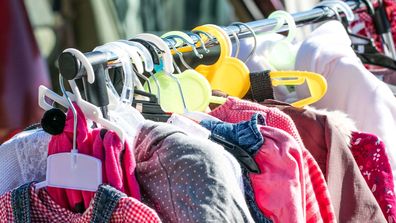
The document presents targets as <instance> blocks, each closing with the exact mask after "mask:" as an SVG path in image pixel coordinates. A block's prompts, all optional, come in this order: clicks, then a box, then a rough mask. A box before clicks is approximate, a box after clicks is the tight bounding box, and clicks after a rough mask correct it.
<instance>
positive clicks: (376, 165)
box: [350, 132, 396, 222]
mask: <svg viewBox="0 0 396 223" xmlns="http://www.w3.org/2000/svg"><path fill="white" fill-rule="evenodd" d="M350 146H351V151H352V153H353V156H354V157H355V160H356V162H357V164H358V166H359V169H360V171H361V173H362V175H363V177H364V179H365V180H366V182H367V184H368V185H369V187H370V189H371V191H372V192H373V194H374V196H375V198H376V199H377V202H378V204H379V205H380V207H381V209H382V213H383V214H384V215H385V218H386V220H388V222H396V197H395V194H394V185H393V175H392V169H391V167H390V164H389V160H388V156H387V154H386V151H385V147H384V143H383V142H381V140H380V139H379V138H378V137H377V136H375V135H372V134H368V133H362V132H353V134H352V140H351V145H350Z"/></svg>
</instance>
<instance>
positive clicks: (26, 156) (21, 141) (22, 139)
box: [0, 129, 51, 195]
mask: <svg viewBox="0 0 396 223" xmlns="http://www.w3.org/2000/svg"><path fill="white" fill-rule="evenodd" d="M50 139H51V135H50V134H48V133H46V132H45V131H43V130H42V129H37V130H29V131H23V132H21V133H19V134H17V135H15V136H14V137H12V138H11V139H10V140H8V141H6V142H4V143H3V144H2V145H1V146H0V195H2V194H4V193H6V192H7V191H10V190H12V189H14V188H16V187H19V186H21V185H23V184H25V183H28V182H31V181H38V182H40V181H44V180H45V171H46V167H47V152H48V143H49V141H50Z"/></svg>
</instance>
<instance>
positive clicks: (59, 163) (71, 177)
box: [35, 75, 102, 192]
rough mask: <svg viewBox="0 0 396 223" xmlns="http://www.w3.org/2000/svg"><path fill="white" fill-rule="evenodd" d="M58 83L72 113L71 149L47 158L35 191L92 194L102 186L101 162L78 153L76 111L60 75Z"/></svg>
mask: <svg viewBox="0 0 396 223" xmlns="http://www.w3.org/2000/svg"><path fill="white" fill-rule="evenodd" d="M59 82H60V87H61V89H62V92H63V94H64V96H65V98H66V100H67V102H68V105H69V106H68V107H69V108H70V109H71V110H72V112H73V148H72V149H71V151H70V152H69V153H56V154H52V155H49V156H48V157H47V173H46V179H45V181H43V182H40V183H37V184H36V185H35V189H36V190H39V189H41V188H43V187H47V186H50V187H57V188H65V189H74V190H83V191H93V192H94V191H96V190H97V189H98V187H99V185H100V184H102V162H101V161H100V160H99V159H97V158H95V157H92V156H88V155H85V154H81V153H78V149H77V111H76V109H75V108H74V106H73V104H72V102H71V101H70V98H69V96H68V94H67V92H66V90H65V88H64V86H63V77H62V76H61V75H59Z"/></svg>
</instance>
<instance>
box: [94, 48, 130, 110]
mask: <svg viewBox="0 0 396 223" xmlns="http://www.w3.org/2000/svg"><path fill="white" fill-rule="evenodd" d="M93 51H101V52H106V51H112V52H113V53H115V54H116V55H117V56H118V59H119V60H120V61H121V64H122V69H123V71H124V79H125V80H124V86H123V88H122V93H121V97H120V100H121V102H123V103H129V104H132V100H133V91H134V78H133V76H134V74H133V70H132V64H131V63H130V59H129V55H128V54H127V53H126V51H125V50H123V49H121V48H120V47H119V46H116V45H115V44H113V43H107V44H105V45H102V46H98V47H96V48H95V49H94V50H93ZM106 79H107V81H108V82H110V79H109V78H106ZM109 87H110V89H111V91H112V93H113V94H116V95H118V94H117V93H115V92H116V90H115V89H114V87H113V86H112V85H111V84H110V86H109Z"/></svg>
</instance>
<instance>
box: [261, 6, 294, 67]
mask: <svg viewBox="0 0 396 223" xmlns="http://www.w3.org/2000/svg"><path fill="white" fill-rule="evenodd" d="M268 19H276V21H277V24H276V26H275V28H274V29H273V30H272V32H278V31H279V30H280V29H281V28H282V27H283V25H284V24H285V23H286V24H287V25H288V34H287V36H286V37H285V38H284V39H282V40H278V41H273V42H269V47H268V50H267V52H266V59H267V62H268V63H269V64H270V65H271V66H272V68H273V69H274V70H293V69H294V67H295V61H296V56H297V49H296V48H295V47H294V46H293V44H292V42H293V40H294V39H295V36H296V33H297V26H296V23H295V21H294V18H293V16H292V15H291V14H290V13H288V12H286V11H281V10H278V11H275V12H273V13H271V14H270V15H269V16H268Z"/></svg>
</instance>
